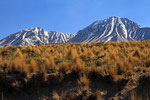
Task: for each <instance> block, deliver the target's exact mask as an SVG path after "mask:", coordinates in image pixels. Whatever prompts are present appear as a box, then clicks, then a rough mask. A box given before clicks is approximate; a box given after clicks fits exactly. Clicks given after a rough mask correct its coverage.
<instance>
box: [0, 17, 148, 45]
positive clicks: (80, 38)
mask: <svg viewBox="0 0 150 100" xmlns="http://www.w3.org/2000/svg"><path fill="white" fill-rule="evenodd" d="M149 39H150V28H148V27H147V28H142V27H141V26H140V25H138V24H136V23H135V22H133V21H131V20H129V19H127V18H120V17H109V18H107V19H104V20H100V21H95V22H94V23H92V24H91V25H89V26H87V27H86V28H84V29H82V30H79V31H78V32H77V34H64V33H59V32H54V31H49V32H48V31H45V30H43V29H42V28H39V27H35V28H30V29H27V30H22V31H20V32H17V33H15V34H11V35H9V36H7V37H6V38H4V39H2V40H0V46H8V45H13V46H14V45H35V44H41V43H42V44H49V43H66V42H87V43H90V42H92V41H96V42H108V41H128V40H131V41H138V40H149Z"/></svg>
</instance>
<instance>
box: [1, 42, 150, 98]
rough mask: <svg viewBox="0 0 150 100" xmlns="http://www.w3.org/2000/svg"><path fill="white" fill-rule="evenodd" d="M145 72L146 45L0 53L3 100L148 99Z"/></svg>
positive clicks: (148, 66)
mask: <svg viewBox="0 0 150 100" xmlns="http://www.w3.org/2000/svg"><path fill="white" fill-rule="evenodd" d="M149 73H150V41H138V42H132V41H129V42H107V43H102V42H92V43H65V44H46V45H44V44H43V45H35V46H14V47H13V46H8V47H4V48H0V93H1V96H0V97H1V98H2V99H3V100H149V97H150V85H149V84H150V74H149ZM1 98H0V99H1Z"/></svg>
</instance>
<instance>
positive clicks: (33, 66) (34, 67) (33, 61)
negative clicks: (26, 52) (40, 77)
mask: <svg viewBox="0 0 150 100" xmlns="http://www.w3.org/2000/svg"><path fill="white" fill-rule="evenodd" d="M30 64H31V68H32V70H33V72H37V71H39V66H38V64H37V62H36V61H35V60H34V59H32V60H31V62H30Z"/></svg>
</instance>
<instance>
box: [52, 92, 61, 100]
mask: <svg viewBox="0 0 150 100" xmlns="http://www.w3.org/2000/svg"><path fill="white" fill-rule="evenodd" d="M52 99H53V100H60V96H59V95H58V93H57V92H53V94H52Z"/></svg>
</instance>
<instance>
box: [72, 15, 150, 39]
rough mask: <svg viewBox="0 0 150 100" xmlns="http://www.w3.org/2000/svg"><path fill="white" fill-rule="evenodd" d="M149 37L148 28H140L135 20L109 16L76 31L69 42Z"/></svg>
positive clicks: (149, 31) (149, 29) (149, 30)
mask: <svg viewBox="0 0 150 100" xmlns="http://www.w3.org/2000/svg"><path fill="white" fill-rule="evenodd" d="M148 39H150V28H142V27H141V26H140V25H138V24H136V23H135V22H133V21H131V20H129V19H127V18H120V17H109V18H107V19H105V20H100V21H95V22H94V23H92V24H91V25H89V26H88V27H86V28H84V29H83V30H80V31H78V33H77V35H76V36H75V37H74V38H72V39H71V40H70V41H71V42H92V41H101V42H107V41H128V40H133V41H134V40H148Z"/></svg>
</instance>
